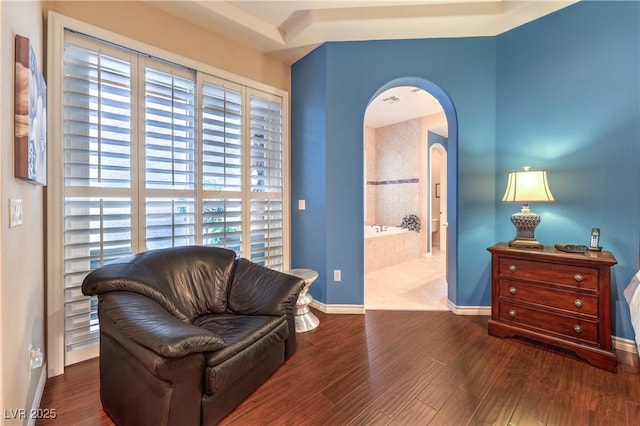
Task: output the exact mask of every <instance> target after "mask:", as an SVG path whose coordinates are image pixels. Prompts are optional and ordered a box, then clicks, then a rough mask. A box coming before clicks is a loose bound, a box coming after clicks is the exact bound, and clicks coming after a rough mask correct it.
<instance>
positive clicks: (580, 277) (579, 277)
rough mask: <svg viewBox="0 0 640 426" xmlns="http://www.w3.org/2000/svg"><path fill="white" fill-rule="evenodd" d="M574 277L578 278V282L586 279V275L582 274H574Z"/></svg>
mask: <svg viewBox="0 0 640 426" xmlns="http://www.w3.org/2000/svg"><path fill="white" fill-rule="evenodd" d="M573 279H574V280H576V281H577V282H582V280H584V277H583V276H582V274H575V275H574V276H573Z"/></svg>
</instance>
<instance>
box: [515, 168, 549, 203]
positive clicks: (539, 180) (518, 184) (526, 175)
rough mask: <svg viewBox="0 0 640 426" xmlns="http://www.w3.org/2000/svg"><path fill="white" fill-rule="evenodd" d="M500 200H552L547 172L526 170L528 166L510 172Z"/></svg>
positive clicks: (528, 201) (524, 201) (521, 201)
mask: <svg viewBox="0 0 640 426" xmlns="http://www.w3.org/2000/svg"><path fill="white" fill-rule="evenodd" d="M502 201H506V202H520V203H530V202H550V201H554V198H553V195H552V194H551V190H550V189H549V183H548V182H547V172H546V171H545V170H528V168H525V170H518V171H513V172H510V173H509V180H508V181H507V189H506V191H505V192H504V196H503V197H502Z"/></svg>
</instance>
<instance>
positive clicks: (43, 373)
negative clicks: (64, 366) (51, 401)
mask: <svg viewBox="0 0 640 426" xmlns="http://www.w3.org/2000/svg"><path fill="white" fill-rule="evenodd" d="M46 383H47V363H46V362H45V363H44V364H43V365H42V367H40V378H39V379H38V387H36V393H35V395H33V402H32V403H31V411H29V413H37V412H38V409H39V408H40V402H41V401H42V395H43V394H44V385H45V384H46ZM48 408H50V407H48ZM36 417H37V416H29V421H28V422H27V425H28V426H35V424H36Z"/></svg>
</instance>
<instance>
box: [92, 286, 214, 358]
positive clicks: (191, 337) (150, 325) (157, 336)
mask: <svg viewBox="0 0 640 426" xmlns="http://www.w3.org/2000/svg"><path fill="white" fill-rule="evenodd" d="M99 297H100V304H101V306H100V325H101V327H103V328H106V329H108V328H115V329H117V330H118V331H119V332H120V333H121V334H122V336H124V337H126V338H129V339H131V340H133V341H135V342H137V343H139V344H140V345H142V346H144V347H146V348H148V349H150V350H152V351H153V352H155V353H156V354H158V355H160V356H163V357H167V358H177V357H182V356H185V355H187V354H190V353H195V352H208V351H215V350H218V349H221V348H223V347H225V342H224V340H223V339H222V338H221V337H220V336H218V335H216V334H214V333H213V332H211V331H209V330H206V329H203V328H201V327H198V326H195V325H193V324H189V323H186V322H184V321H183V320H181V319H178V318H176V317H175V316H173V315H172V314H171V313H169V312H168V311H167V310H166V309H165V308H163V307H162V306H161V305H159V304H158V303H156V302H155V301H153V300H152V299H150V298H148V297H145V296H142V295H139V294H136V293H130V292H126V291H118V292H108V293H104V294H102V295H100V296H99ZM105 321H108V322H109V324H105Z"/></svg>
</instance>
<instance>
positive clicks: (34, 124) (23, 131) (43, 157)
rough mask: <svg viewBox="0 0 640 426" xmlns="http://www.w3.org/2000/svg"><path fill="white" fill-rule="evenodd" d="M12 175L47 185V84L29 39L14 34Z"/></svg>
mask: <svg viewBox="0 0 640 426" xmlns="http://www.w3.org/2000/svg"><path fill="white" fill-rule="evenodd" d="M14 159H15V160H14V161H15V166H14V167H15V176H16V177H17V178H20V179H24V180H26V181H29V182H31V183H34V184H37V185H46V184H47V86H46V83H45V81H44V77H43V76H42V72H41V71H40V68H39V67H38V61H37V59H36V55H35V52H34V51H33V48H32V47H31V43H30V42H29V39H28V38H26V37H23V36H20V35H16V75H15V153H14Z"/></svg>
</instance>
